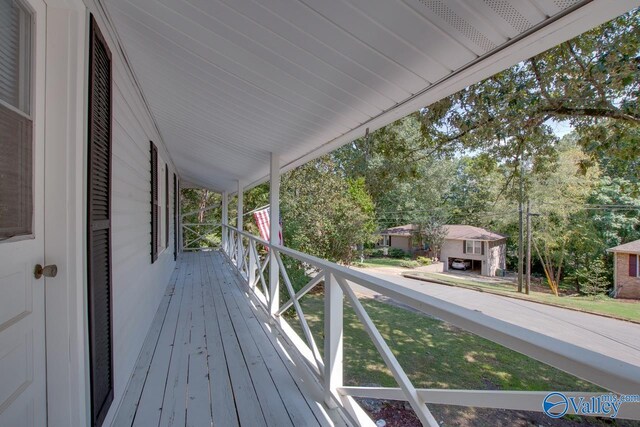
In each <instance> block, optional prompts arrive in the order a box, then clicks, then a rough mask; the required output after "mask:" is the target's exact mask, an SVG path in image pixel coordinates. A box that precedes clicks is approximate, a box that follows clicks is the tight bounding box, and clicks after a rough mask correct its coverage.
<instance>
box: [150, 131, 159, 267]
mask: <svg viewBox="0 0 640 427" xmlns="http://www.w3.org/2000/svg"><path fill="white" fill-rule="evenodd" d="M150 164H151V167H150V169H151V263H152V264H153V263H154V262H156V260H157V259H158V223H159V221H158V219H159V218H158V214H159V200H158V149H157V148H156V145H155V144H154V143H153V142H151V159H150Z"/></svg>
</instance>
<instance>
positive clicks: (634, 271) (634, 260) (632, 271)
mask: <svg viewBox="0 0 640 427" xmlns="http://www.w3.org/2000/svg"><path fill="white" fill-rule="evenodd" d="M637 275H638V255H636V254H629V276H631V277H636V276H637Z"/></svg>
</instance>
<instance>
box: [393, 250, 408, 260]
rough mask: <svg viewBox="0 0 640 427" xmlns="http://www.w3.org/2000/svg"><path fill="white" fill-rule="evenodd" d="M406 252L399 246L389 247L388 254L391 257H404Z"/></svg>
mask: <svg viewBox="0 0 640 427" xmlns="http://www.w3.org/2000/svg"><path fill="white" fill-rule="evenodd" d="M406 255H407V254H406V253H405V251H403V250H402V249H399V248H389V256H390V257H391V258H404V257H405V256H406Z"/></svg>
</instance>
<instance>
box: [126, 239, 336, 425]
mask: <svg viewBox="0 0 640 427" xmlns="http://www.w3.org/2000/svg"><path fill="white" fill-rule="evenodd" d="M266 319H267V317H266V314H265V313H264V312H263V311H262V310H261V309H259V308H257V307H256V306H255V305H253V304H251V302H250V300H249V298H248V296H247V293H246V292H245V290H244V284H243V283H242V282H241V280H240V279H239V278H238V277H237V276H236V275H235V273H234V272H233V270H232V269H231V267H230V266H229V264H228V263H227V261H226V258H225V257H224V255H223V254H221V253H220V252H217V251H216V252H200V253H185V254H183V255H181V257H180V259H179V260H178V263H177V266H176V270H175V271H174V274H173V276H172V278H171V282H170V283H169V286H168V287H167V292H166V294H165V296H164V298H163V300H162V302H161V304H160V307H159V309H158V312H157V314H156V317H155V319H154V321H153V324H152V325H151V329H150V331H149V334H148V336H147V339H146V340H145V343H144V346H143V348H142V351H141V354H140V356H139V359H138V361H137V364H136V367H135V370H134V373H133V375H132V377H131V379H130V381H129V384H128V386H127V390H126V392H125V395H124V397H123V399H122V402H121V404H120V407H119V408H118V412H117V414H116V417H115V421H114V423H113V425H114V426H117V427H120V426H167V425H177V426H182V425H188V426H195V427H201V426H214V425H215V426H225V427H226V426H238V425H242V426H278V427H284V426H317V425H336V424H338V425H341V424H344V419H343V418H342V416H341V415H340V413H339V412H337V410H335V409H334V410H329V409H327V408H326V406H325V405H324V404H323V403H322V393H321V392H320V390H319V389H318V387H317V384H314V381H313V380H312V379H311V378H310V377H308V376H305V375H304V374H303V372H304V370H306V368H305V367H296V363H295V362H294V361H295V360H296V358H295V357H293V358H292V357H291V356H290V354H291V351H288V345H287V344H286V343H285V342H284V341H283V340H282V339H281V338H279V337H278V334H273V333H272V332H270V330H271V329H272V327H271V326H269V325H268V323H267V320H266ZM289 350H290V349H289Z"/></svg>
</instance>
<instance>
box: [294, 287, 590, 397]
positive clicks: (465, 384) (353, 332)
mask: <svg viewBox="0 0 640 427" xmlns="http://www.w3.org/2000/svg"><path fill="white" fill-rule="evenodd" d="M301 302H302V308H303V311H304V312H305V317H306V319H307V321H308V322H309V325H310V328H311V330H312V332H313V335H314V336H315V338H316V342H317V343H318V344H319V345H320V347H321V348H322V345H321V342H322V341H321V339H320V338H321V337H322V333H323V332H322V331H323V309H324V305H323V299H322V295H317V294H316V295H309V296H306V297H305V298H303V299H302V301H301ZM361 302H362V304H363V306H364V307H365V309H366V310H367V313H369V315H370V316H371V318H372V320H373V321H374V323H375V324H376V326H377V327H378V329H379V331H380V333H381V334H382V336H383V337H384V339H385V340H386V342H387V343H388V344H389V346H390V347H391V349H392V351H393V353H394V355H395V356H396V357H397V358H398V361H399V362H400V364H401V366H402V367H403V368H404V369H405V371H406V373H407V375H408V376H409V378H410V379H411V381H412V382H413V384H414V385H415V386H416V387H419V388H423V387H424V388H447V389H461V388H462V389H480V390H500V389H510V390H537V391H544V390H565V391H567V390H573V391H598V388H597V387H596V386H594V385H592V384H590V383H588V382H586V381H583V380H581V379H578V378H576V377H574V376H571V375H569V374H566V373H564V372H562V371H559V370H557V369H555V368H552V367H551V366H548V365H545V364H543V363H540V362H538V361H535V360H533V359H531V358H529V357H527V356H523V355H521V354H519V353H517V352H515V351H512V350H509V349H507V348H505V347H502V346H500V345H498V344H495V343H493V342H491V341H488V340H486V339H484V338H481V337H478V336H476V335H473V334H470V333H467V332H465V331H463V330H461V329H459V328H456V327H454V326H452V325H449V324H447V323H444V322H442V321H439V320H436V319H433V318H430V317H427V316H425V315H422V314H420V313H416V312H413V311H410V310H406V309H404V308H400V307H396V306H394V305H391V304H387V303H384V302H380V301H376V300H373V299H363V300H361ZM290 323H291V325H292V326H293V327H294V329H296V331H297V332H298V333H299V334H300V335H301V336H302V333H301V329H300V328H299V323H298V321H297V319H290ZM344 366H345V376H344V382H345V384H346V385H380V386H387V387H397V384H396V382H395V380H394V378H393V376H392V375H391V372H390V371H389V370H388V369H387V367H386V365H385V363H384V361H383V360H382V358H381V357H380V355H379V354H378V352H377V350H376V349H375V347H374V345H373V343H372V342H371V340H370V338H369V336H368V335H367V333H366V332H365V330H364V328H363V327H362V324H361V323H360V321H359V320H358V318H357V317H356V315H355V313H354V311H353V310H352V309H351V307H350V306H349V305H348V304H345V312H344Z"/></svg>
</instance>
